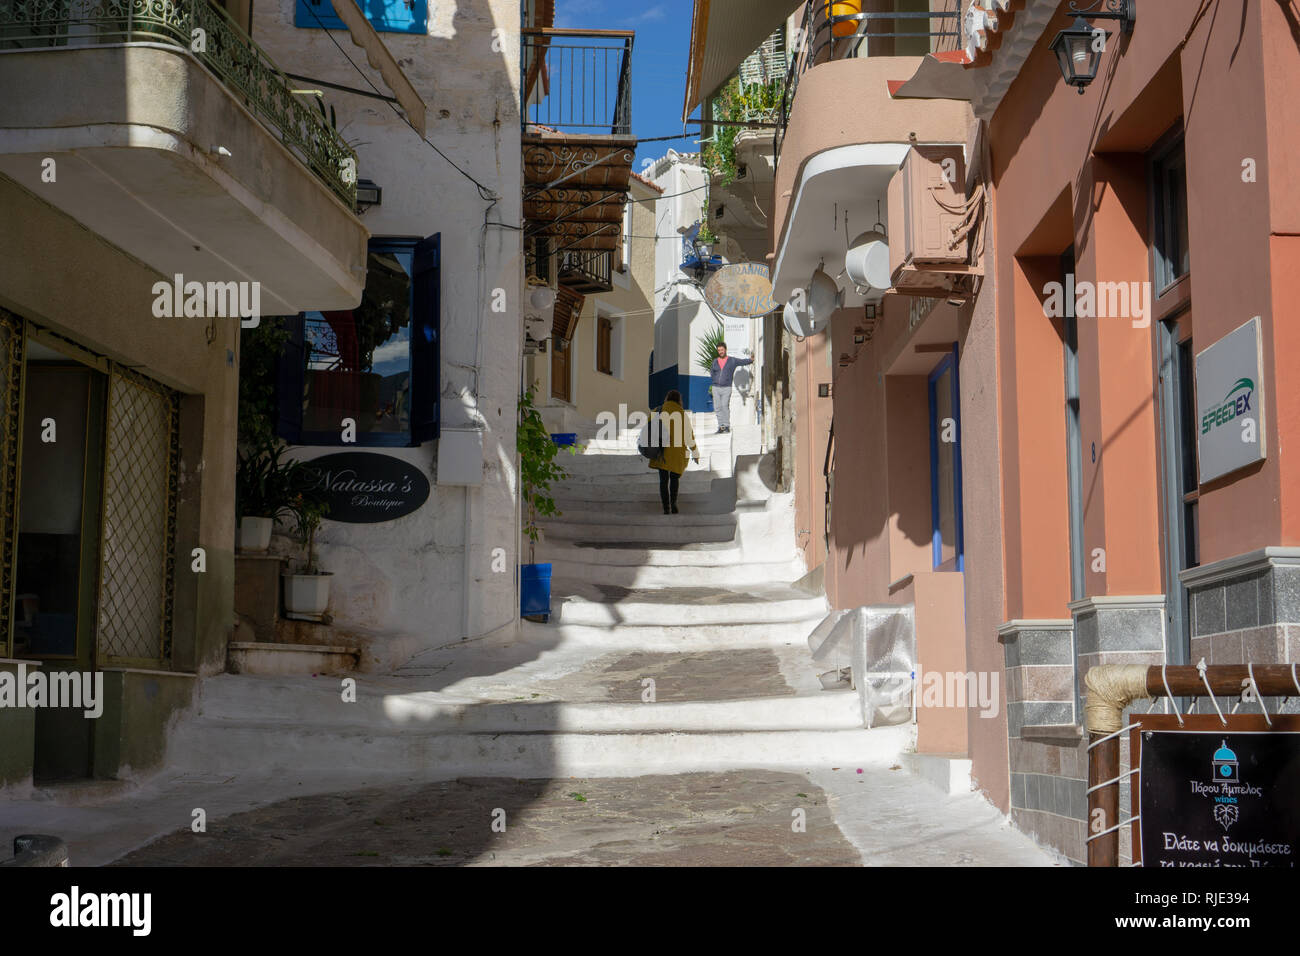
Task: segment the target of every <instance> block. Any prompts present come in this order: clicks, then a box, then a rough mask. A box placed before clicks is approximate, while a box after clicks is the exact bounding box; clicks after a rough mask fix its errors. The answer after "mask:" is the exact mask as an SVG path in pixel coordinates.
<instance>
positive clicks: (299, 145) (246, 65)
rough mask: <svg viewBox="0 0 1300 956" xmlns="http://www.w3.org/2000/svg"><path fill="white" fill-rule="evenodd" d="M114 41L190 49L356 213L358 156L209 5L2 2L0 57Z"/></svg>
mask: <svg viewBox="0 0 1300 956" xmlns="http://www.w3.org/2000/svg"><path fill="white" fill-rule="evenodd" d="M117 43H166V44H169V45H171V46H175V47H180V48H183V49H185V50H188V51H189V52H190V53H191V54H193V56H194V57H195V58H196V59H197V60H198V61H199V62H200V63H201V64H203V66H205V67H207V69H209V70H210V71H212V73H213V74H214V75H216V76H217V77H218V78H219V79H220V80H221V82H222V83H224V84H225V85H226V86H227V88H229V89H230V90H231V91H232V92H234V93H236V94H237V95H238V96H239V97H240V98H241V99H242V100H243V102H244V105H245V106H246V107H247V108H248V109H249V111H250V112H251V113H253V115H254V116H256V117H257V118H258V119H259V120H260V121H261V122H262V123H263V124H265V125H266V126H267V127H268V128H270V130H271V131H272V132H273V133H275V134H277V136H278V138H279V139H280V141H281V142H283V143H284V144H285V146H287V147H288V148H289V150H290V151H291V152H293V153H294V154H295V155H296V156H297V157H298V158H299V159H300V160H301V161H302V162H303V163H304V164H305V165H306V166H307V167H308V168H310V169H311V170H312V172H314V173H315V174H316V175H317V176H318V177H320V179H322V180H323V181H324V182H325V184H326V185H327V186H329V187H330V189H332V190H333V191H334V192H335V193H336V194H337V195H338V196H339V198H341V199H342V200H343V201H344V202H346V203H347V205H348V208H349V209H351V208H354V207H355V205H356V191H357V187H356V170H357V154H356V152H355V151H354V150H353V149H352V148H351V147H350V146H348V144H347V143H346V142H344V140H343V137H341V136H340V135H339V134H338V131H337V130H335V129H334V128H333V127H332V126H331V125H330V124H329V122H328V121H327V120H326V119H325V117H324V116H323V115H321V114H320V113H318V112H317V111H315V110H313V109H312V108H311V107H309V106H308V105H307V104H306V103H305V102H304V101H303V98H302V97H300V96H296V95H294V93H293V92H292V87H291V85H290V83H289V81H288V80H287V79H286V78H285V76H284V74H283V73H281V72H280V71H279V69H277V68H276V65H275V64H274V63H273V62H272V61H271V58H270V57H269V56H267V55H266V53H265V52H264V51H263V50H262V48H261V47H259V46H258V45H257V44H256V43H254V42H253V41H252V40H251V39H250V38H249V36H248V34H246V33H244V31H243V30H241V29H240V28H239V26H238V25H237V24H236V23H235V22H234V21H233V20H231V19H230V17H229V16H228V15H227V14H226V12H225V11H224V10H222V9H221V8H220V7H217V6H214V5H213V4H212V3H211V2H209V0H0V51H3V50H14V49H34V48H42V47H79V46H96V45H102V44H117ZM142 82H149V80H148V78H144V79H142Z"/></svg>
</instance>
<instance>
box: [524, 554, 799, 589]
mask: <svg viewBox="0 0 1300 956" xmlns="http://www.w3.org/2000/svg"><path fill="white" fill-rule="evenodd" d="M597 553H599V552H597ZM539 560H547V561H550V563H551V574H552V575H553V576H556V577H563V578H577V579H581V580H584V581H588V582H590V583H591V584H604V585H613V586H617V587H625V588H652V587H653V588H669V587H679V588H680V587H744V586H746V585H753V584H785V583H787V582H789V581H790V580H791V578H792V577H793V576H795V575H796V574H798V571H799V565H797V564H796V563H795V561H794V559H790V560H788V561H771V562H757V561H751V562H748V563H746V564H731V565H722V566H711V567H709V566H705V567H699V566H691V565H680V564H679V565H666V566H664V565H661V566H654V565H643V566H641V567H635V566H627V565H617V564H606V563H592V562H587V561H572V560H566V559H565V558H557V557H554V556H551V557H547V558H545V559H541V558H539Z"/></svg>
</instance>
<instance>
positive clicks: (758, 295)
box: [704, 262, 778, 319]
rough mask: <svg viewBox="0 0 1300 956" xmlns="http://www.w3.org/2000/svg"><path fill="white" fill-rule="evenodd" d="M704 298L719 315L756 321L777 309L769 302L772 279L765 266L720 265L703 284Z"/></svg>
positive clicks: (760, 264) (742, 263) (776, 304)
mask: <svg viewBox="0 0 1300 956" xmlns="http://www.w3.org/2000/svg"><path fill="white" fill-rule="evenodd" d="M704 299H705V301H706V302H708V303H709V306H710V307H711V308H712V309H713V311H715V312H717V313H719V314H720V315H731V316H737V317H739V318H746V319H756V318H760V317H761V316H764V315H767V314H768V313H769V312H771V311H772V310H773V309H776V308H778V303H776V302H774V301H772V280H771V278H770V277H769V276H768V271H767V266H765V265H763V264H762V263H759V262H737V263H734V264H733V265H729V266H723V267H722V268H721V269H719V270H718V271H717V272H715V273H713V275H712V276H710V277H709V281H708V282H707V283H705V285H704Z"/></svg>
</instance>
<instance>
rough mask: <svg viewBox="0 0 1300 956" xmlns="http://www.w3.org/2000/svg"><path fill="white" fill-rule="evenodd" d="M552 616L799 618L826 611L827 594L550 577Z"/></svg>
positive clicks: (687, 620)
mask: <svg viewBox="0 0 1300 956" xmlns="http://www.w3.org/2000/svg"><path fill="white" fill-rule="evenodd" d="M551 595H552V597H551V619H552V620H554V621H557V622H558V623H561V624H588V625H596V626H600V625H615V624H619V625H636V624H663V623H665V622H666V621H671V622H674V623H682V624H690V625H695V626H704V625H709V624H742V623H746V622H749V623H758V622H764V623H772V622H780V621H802V620H805V619H807V618H809V617H812V616H814V615H816V614H818V613H821V614H823V615H824V614H825V611H826V599H825V598H824V597H821V596H817V597H813V596H810V595H808V594H806V593H805V592H802V591H797V590H795V589H793V588H789V587H774V586H770V585H757V586H751V587H748V588H746V589H744V590H741V589H731V588H722V587H663V588H653V587H652V588H620V587H616V586H607V585H598V584H595V583H593V582H590V581H579V580H575V579H571V578H555V577H552V579H551Z"/></svg>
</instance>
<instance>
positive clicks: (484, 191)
mask: <svg viewBox="0 0 1300 956" xmlns="http://www.w3.org/2000/svg"><path fill="white" fill-rule="evenodd" d="M305 6H306V9H307V11H308V12H309V13H310V14H311V15H312V19H313V20H315V21H316V25H317V26H319V27H320V28H321V29H322V30H324V31H325V35H326V36H327V37H329V41H330V42H331V43H333V44H334V47H335V48H336V49H337V50H338V51H339V53H340V54H341V55H342V56H343V59H345V60H347V61H348V63H349V64H350V65H351V67H352V69H354V70H356V71H357V75H358V76H359V77H361V78H362V79H363V80H365V81H366V85H367V86H369V87H370V88H371V89H372V90H374V91H375V92H376V93H379V95H380V96H383V93H381V92H380V90H379V87H377V86H375V84H374V83H372V82H370V77H368V76H366V74H365V72H364V71H363V70H362V69H361V67H359V66H357V64H356V63H355V61H353V59H352V57H350V56H348V53H347V51H346V50H344V49H343V47H342V46H340V45H339V41H338V40H336V39H334V34H333V33H332V32H331V31H330V30H329V29H328V28H327V27H326V26H325V24H324V23H323V22H321V18H320V17H318V16H317V15H316V11H315V10H313V9H312V5H311V4H306V5H305ZM384 102H385V103H387V104H388V108H389V109H390V110H392V111H393V114H394V115H395V116H396V117H397V118H398V119H400V120H401V121H402V122H403V123H405V124H406V125H407V126H409V127H410V128H411V132H412V133H414V134H415V135H416V136H419V137H420V141H421V142H423V143H424V144H426V145H427V146H428V147H429V148H430V149H432V150H433V151H434V152H435V153H437V154H438V155H439V156H441V157H442V158H443V160H444V161H445V162H446V163H447V165H448V166H450V167H451V168H452V169H454V170H456V172H458V173H460V174H461V175H462V176H464V177H465V178H466V179H468V180H469V181H470V182H472V183H473V184H474V185H475V187H476V188H477V189H478V194H479V197H480V198H481V199H482V200H483V201H484V202H488V201H491V200H492V198H493V197H494V196H495V195H496V192H495V191H494V190H492V189H489V188H488V187H487V186H484V185H483V184H482V183H481V182H479V181H478V180H477V179H475V178H474V177H473V176H471V175H470V174H469V173H467V172H466V171H465V170H463V169H461V168H460V167H459V166H458V165H456V163H455V162H454V161H453V160H452V159H451V157H450V156H448V155H447V154H446V153H444V152H443V151H442V150H440V149H439V148H438V147H437V146H436V145H434V143H433V142H432V141H431V140H429V139H428V137H426V136H423V135H421V133H420V131H419V130H418V129H416V128H415V126H414V125H413V124H412V123H411V121H410V120H409V119H407V118H406V116H405V115H404V114H403V113H402V111H401V110H399V109H398V108H397V107H396V106H394V105H393V104H392V103H391V102H390V101H389V100H388V98H387V97H384ZM489 208H491V207H489ZM502 225H505V224H504V223H502Z"/></svg>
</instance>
